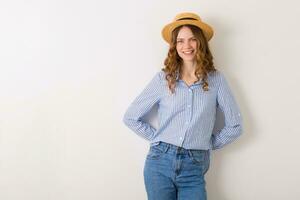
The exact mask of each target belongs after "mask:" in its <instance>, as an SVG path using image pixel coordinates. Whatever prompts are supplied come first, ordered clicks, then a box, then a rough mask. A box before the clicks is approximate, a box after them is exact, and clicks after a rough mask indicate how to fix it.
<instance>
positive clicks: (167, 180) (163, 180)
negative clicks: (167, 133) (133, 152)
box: [144, 141, 210, 200]
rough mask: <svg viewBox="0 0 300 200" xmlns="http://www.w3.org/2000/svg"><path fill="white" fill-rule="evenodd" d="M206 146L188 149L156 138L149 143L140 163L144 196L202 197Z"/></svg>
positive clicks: (156, 199)
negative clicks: (155, 140) (153, 142)
mask: <svg viewBox="0 0 300 200" xmlns="http://www.w3.org/2000/svg"><path fill="white" fill-rule="evenodd" d="M209 163H210V151H209V150H188V149H184V148H182V147H178V146H175V145H173V144H169V143H165V142H161V141H160V142H158V143H157V144H154V145H153V146H150V150H149V152H148V154H147V158H146V160H145V166H144V183H145V188H146V192H147V196H148V200H206V199H207V194H206V189H205V186H206V182H205V178H204V175H205V174H206V172H207V171H208V168H209Z"/></svg>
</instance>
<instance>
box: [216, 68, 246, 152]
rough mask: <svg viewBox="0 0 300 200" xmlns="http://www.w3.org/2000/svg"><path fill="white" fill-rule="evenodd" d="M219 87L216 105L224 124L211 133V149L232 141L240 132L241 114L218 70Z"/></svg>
mask: <svg viewBox="0 0 300 200" xmlns="http://www.w3.org/2000/svg"><path fill="white" fill-rule="evenodd" d="M218 78H219V79H218V80H219V87H218V95H217V106H218V107H219V108H220V109H221V110H222V112H223V113H224V116H225V126H224V128H223V129H222V130H220V131H218V132H217V133H213V135H212V149H213V150H214V149H220V148H222V147H223V146H225V145H226V144H229V143H231V142H233V141H234V140H235V139H236V138H237V137H239V136H240V135H241V134H242V116H241V113H240V110H239V107H238V104H237V103H236V101H235V98H234V96H233V94H232V92H231V89H230V87H229V85H228V83H227V81H226V79H225V77H224V75H223V74H222V73H221V72H219V77H218Z"/></svg>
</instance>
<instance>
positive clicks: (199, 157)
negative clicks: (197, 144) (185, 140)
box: [191, 150, 206, 164]
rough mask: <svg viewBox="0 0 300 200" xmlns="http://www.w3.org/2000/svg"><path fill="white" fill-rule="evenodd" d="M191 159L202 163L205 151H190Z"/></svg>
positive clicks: (204, 158) (196, 162)
mask: <svg viewBox="0 0 300 200" xmlns="http://www.w3.org/2000/svg"><path fill="white" fill-rule="evenodd" d="M191 159H192V161H193V163H195V164H203V163H204V162H205V160H206V155H205V151H201V150H199V151H197V150H193V151H191Z"/></svg>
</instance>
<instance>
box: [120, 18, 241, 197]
mask: <svg viewBox="0 0 300 200" xmlns="http://www.w3.org/2000/svg"><path fill="white" fill-rule="evenodd" d="M162 36H163V38H164V40H165V41H166V42H168V43H169V45H170V46H169V52H168V56H167V58H166V59H165V62H164V65H165V67H164V68H162V70H161V71H158V72H157V73H156V74H155V75H154V77H153V78H152V80H151V81H150V82H149V83H148V85H147V86H146V87H145V88H144V90H143V91H142V92H141V93H140V94H139V95H138V96H137V97H136V98H135V100H134V101H133V102H132V103H131V105H130V106H129V108H128V109H127V111H126V113H125V115H124V118H123V121H124V123H125V124H126V125H127V126H128V127H129V128H130V129H131V130H133V131H134V132H135V133H137V134H138V135H139V136H141V137H143V138H144V139H146V140H148V141H149V142H150V149H149V153H148V154H147V158H146V161H145V166H144V183H145V188H146V192H147V196H148V199H149V200H176V199H179V200H206V199H207V194H206V188H205V186H206V182H205V177H204V175H205V174H206V172H207V171H208V168H209V165H210V151H211V150H215V149H220V148H222V147H223V146H224V145H226V144H228V143H230V142H232V141H233V140H235V139H236V138H237V137H238V136H240V135H241V133H242V118H241V115H240V111H239V108H238V105H237V103H236V101H235V99H234V96H233V94H232V92H231V90H230V88H229V85H228V83H227V81H226V79H225V77H224V75H223V74H222V73H221V72H220V71H218V70H217V69H215V67H214V65H213V56H212V54H211V52H210V50H209V46H208V41H209V40H210V39H211V38H212V36H213V29H212V28H211V27H210V26H209V25H208V24H206V23H204V22H203V21H202V20H201V19H200V17H199V16H198V15H197V14H194V13H180V14H178V15H177V16H176V17H175V19H174V21H173V22H172V23H170V24H167V25H166V26H165V27H164V28H163V30H162ZM156 104H157V105H158V119H159V128H158V129H155V128H154V127H152V126H151V125H150V124H149V123H147V122H146V121H145V120H143V116H144V115H146V114H147V113H148V112H149V111H150V110H151V108H152V107H153V106H154V105H156ZM217 107H219V108H220V109H221V110H222V112H223V113H224V116H225V126H224V128H223V129H222V130H220V131H218V132H216V133H212V131H213V127H214V123H215V117H216V108H217Z"/></svg>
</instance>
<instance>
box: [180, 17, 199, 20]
mask: <svg viewBox="0 0 300 200" xmlns="http://www.w3.org/2000/svg"><path fill="white" fill-rule="evenodd" d="M186 19H190V20H197V19H195V18H191V17H185V18H180V19H177V20H176V21H180V20H186Z"/></svg>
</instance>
